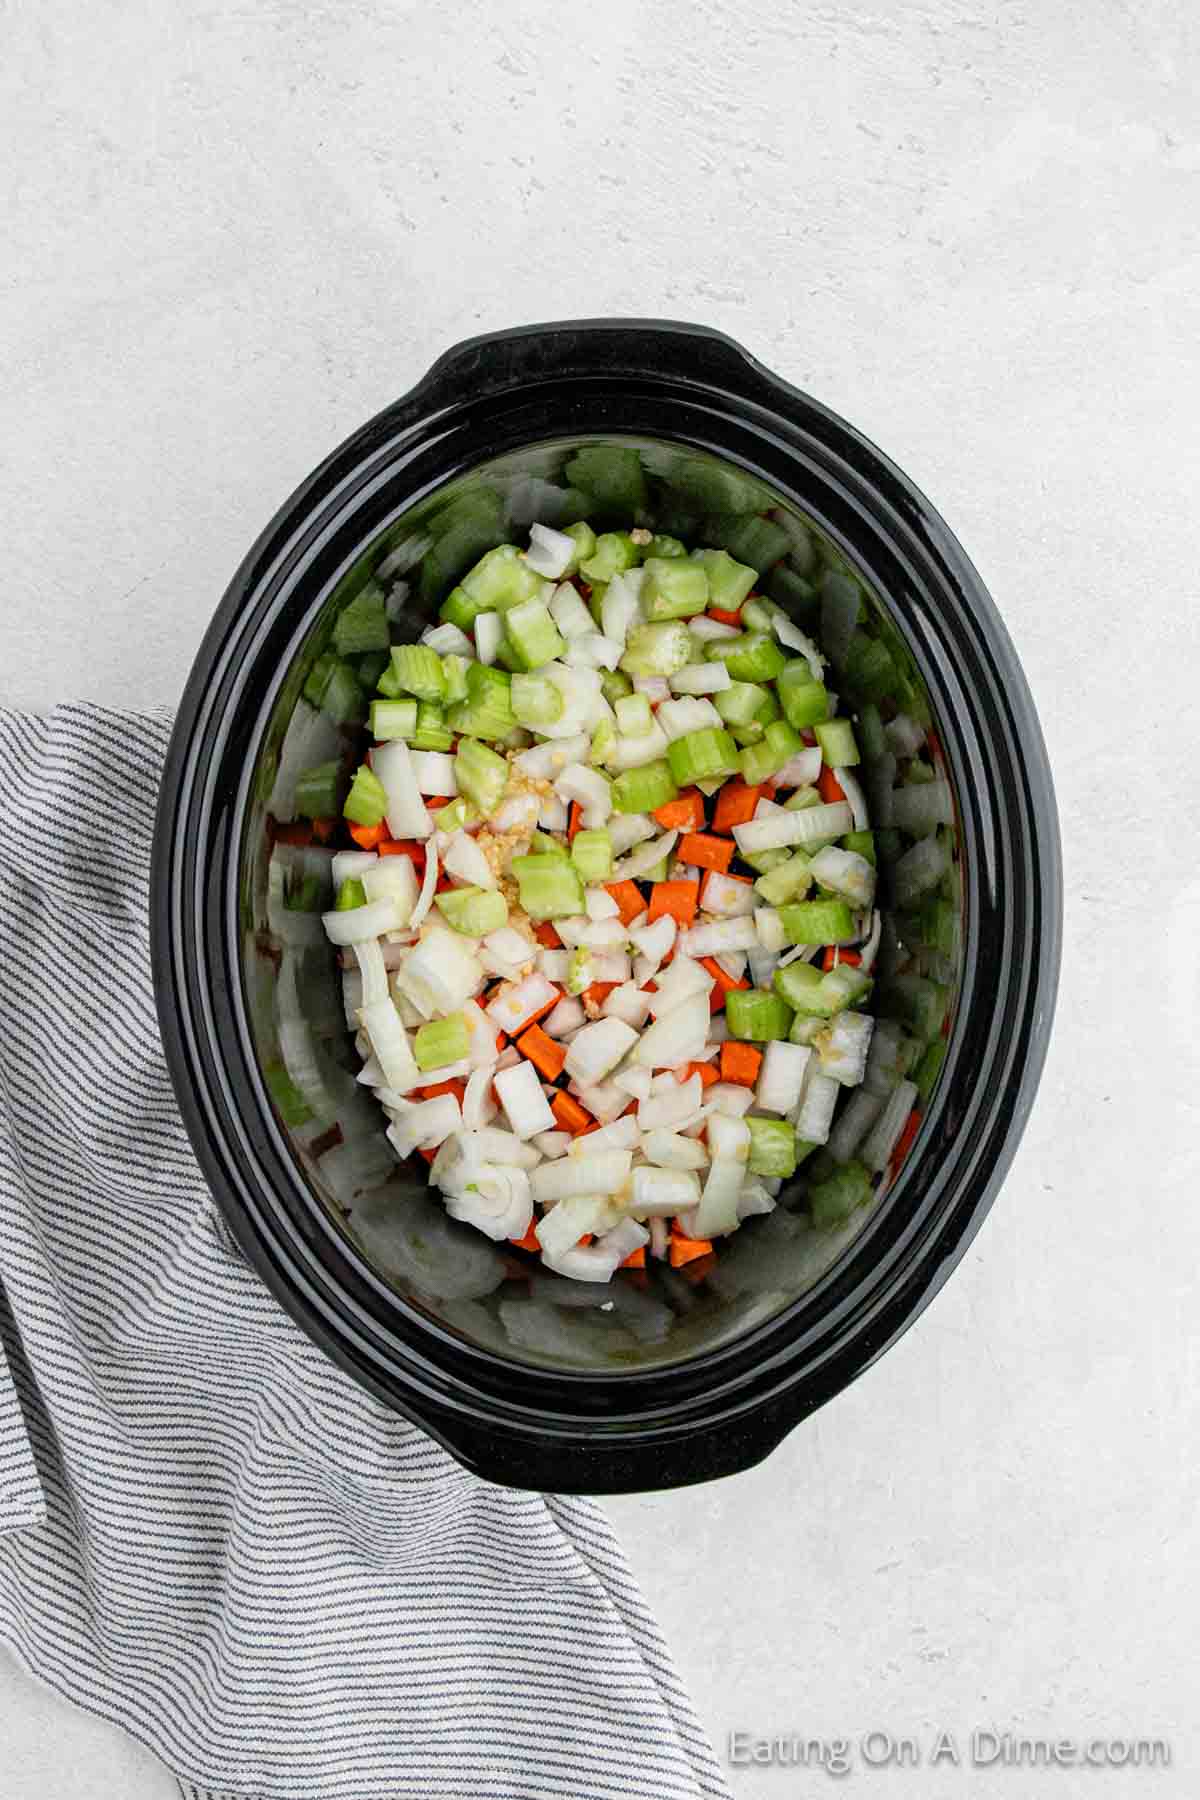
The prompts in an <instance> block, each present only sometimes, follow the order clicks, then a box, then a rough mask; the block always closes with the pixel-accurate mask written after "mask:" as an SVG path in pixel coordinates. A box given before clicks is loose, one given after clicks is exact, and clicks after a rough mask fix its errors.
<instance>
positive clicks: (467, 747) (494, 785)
mask: <svg viewBox="0 0 1200 1800" xmlns="http://www.w3.org/2000/svg"><path fill="white" fill-rule="evenodd" d="M454 773H455V775H456V777H457V779H458V791H459V793H460V794H465V795H466V797H467V799H468V800H470V801H471V803H472V805H474V806H477V807H478V808H479V811H480V812H481V813H482V814H483V816H484V818H485V819H486V818H490V817H491V815H492V813H494V812H495V810H496V808H497V807H498V806H499V804H500V801H501V799H502V798H503V795H504V790H505V788H506V787H507V786H508V764H507V762H506V761H505V759H504V758H503V757H502V756H498V755H497V753H496V752H495V751H494V750H489V749H488V748H487V745H486V744H481V743H480V742H479V740H478V739H477V738H473V737H464V738H463V739H462V740H461V742H460V743H459V746H458V750H457V752H456V754H455V758H454Z"/></svg>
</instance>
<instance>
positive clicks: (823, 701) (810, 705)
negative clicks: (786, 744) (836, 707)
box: [776, 658, 829, 731]
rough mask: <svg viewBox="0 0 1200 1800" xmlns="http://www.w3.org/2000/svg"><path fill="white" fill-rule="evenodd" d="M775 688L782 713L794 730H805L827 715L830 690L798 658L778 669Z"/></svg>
mask: <svg viewBox="0 0 1200 1800" xmlns="http://www.w3.org/2000/svg"><path fill="white" fill-rule="evenodd" d="M776 688H777V690H778V693H779V704H780V706H782V708H783V716H784V718H785V719H786V720H787V722H788V724H789V725H790V726H791V727H792V729H793V730H794V731H805V730H807V729H808V728H809V727H810V726H814V725H817V724H819V723H820V721H821V720H822V719H826V718H828V716H829V690H828V689H827V688H826V686H825V683H824V682H823V681H814V680H813V678H812V670H811V669H810V668H809V666H808V664H807V663H806V662H805V661H804V660H803V658H801V659H800V660H798V661H796V662H790V663H786V664H785V665H784V667H783V668H782V669H781V670H780V673H779V677H778V680H777V681H776Z"/></svg>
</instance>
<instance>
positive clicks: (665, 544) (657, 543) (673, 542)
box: [646, 531, 687, 562]
mask: <svg viewBox="0 0 1200 1800" xmlns="http://www.w3.org/2000/svg"><path fill="white" fill-rule="evenodd" d="M686 555H687V547H686V545H684V544H681V543H680V541H679V539H678V538H677V537H671V536H670V535H669V534H668V533H667V532H665V531H656V532H655V533H654V536H653V537H652V538H651V539H650V543H649V545H648V547H647V550H646V561H647V562H649V560H650V558H651V557H652V556H670V557H674V556H686Z"/></svg>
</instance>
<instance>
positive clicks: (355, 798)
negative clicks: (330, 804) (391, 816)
mask: <svg viewBox="0 0 1200 1800" xmlns="http://www.w3.org/2000/svg"><path fill="white" fill-rule="evenodd" d="M386 812H387V793H386V792H385V790H384V785H383V783H382V781H380V779H379V777H378V775H376V773H375V771H374V770H373V769H368V767H367V765H366V763H360V764H359V766H358V768H357V769H356V770H355V771H354V780H353V781H352V782H351V783H350V792H349V793H348V794H347V795H346V801H345V805H344V806H343V807H342V814H343V817H345V818H347V819H349V820H350V821H351V823H352V824H354V825H379V824H382V822H383V816H384V814H385V813H386Z"/></svg>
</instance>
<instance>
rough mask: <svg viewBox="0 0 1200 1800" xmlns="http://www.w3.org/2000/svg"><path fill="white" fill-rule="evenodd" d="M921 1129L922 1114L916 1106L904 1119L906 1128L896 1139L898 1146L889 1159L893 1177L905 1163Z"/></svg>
mask: <svg viewBox="0 0 1200 1800" xmlns="http://www.w3.org/2000/svg"><path fill="white" fill-rule="evenodd" d="M920 1129H921V1115H920V1113H919V1112H918V1111H917V1109H916V1107H914V1108H913V1110H912V1112H910V1113H909V1115H908V1118H907V1119H906V1120H905V1121H904V1130H903V1131H902V1132H901V1133H900V1136H899V1137H898V1138H897V1139H896V1148H895V1149H894V1150H893V1151H892V1154H891V1157H890V1159H889V1161H888V1167H889V1169H890V1170H891V1172H892V1176H893V1178H894V1177H895V1176H896V1175H898V1174H899V1172H900V1165H901V1164H902V1163H903V1161H904V1159H905V1157H906V1156H907V1155H908V1153H909V1151H910V1150H911V1149H912V1141H913V1139H914V1138H915V1137H916V1135H917V1133H918V1131H920Z"/></svg>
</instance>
